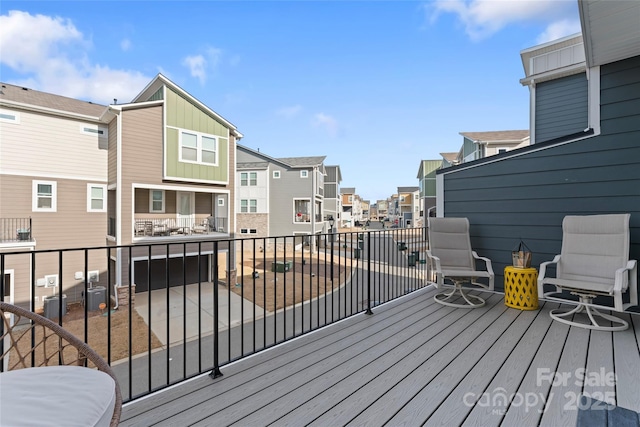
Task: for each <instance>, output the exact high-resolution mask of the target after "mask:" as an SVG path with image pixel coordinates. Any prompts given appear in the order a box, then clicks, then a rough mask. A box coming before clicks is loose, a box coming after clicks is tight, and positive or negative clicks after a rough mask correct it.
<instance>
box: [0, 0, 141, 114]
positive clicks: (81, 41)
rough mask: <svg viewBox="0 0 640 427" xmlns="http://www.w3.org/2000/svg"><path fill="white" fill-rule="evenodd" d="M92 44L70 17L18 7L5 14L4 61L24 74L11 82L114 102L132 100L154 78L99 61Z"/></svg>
mask: <svg viewBox="0 0 640 427" xmlns="http://www.w3.org/2000/svg"><path fill="white" fill-rule="evenodd" d="M26 29H28V30H26ZM91 47H92V45H91V42H89V41H88V40H87V39H86V38H85V37H84V35H83V34H82V33H81V32H80V31H79V30H78V29H77V28H76V27H75V25H74V24H73V23H72V22H71V21H70V20H68V19H64V18H60V17H51V16H45V15H31V14H29V13H27V12H22V11H17V10H12V11H9V12H8V13H7V14H6V15H0V52H2V55H1V56H0V62H1V63H2V65H3V66H7V67H9V68H11V69H13V70H15V71H17V72H18V73H20V74H22V75H24V78H23V79H21V80H20V81H13V82H7V83H15V84H18V85H23V86H27V87H31V88H33V89H37V90H42V91H45V92H51V93H55V94H57V95H64V96H68V97H72V98H78V99H84V100H90V101H94V102H98V103H102V104H109V103H111V102H113V99H114V98H117V99H118V100H119V102H128V101H130V100H131V99H132V98H133V97H134V96H135V95H137V94H138V93H139V92H140V90H141V89H142V88H144V87H145V86H146V84H147V83H149V80H151V78H150V77H147V76H144V75H143V74H142V73H139V72H136V71H129V70H114V69H111V68H109V67H106V66H101V65H98V64H93V63H92V62H91V60H90V59H89V57H88V55H87V52H88V51H89V50H90V49H91Z"/></svg>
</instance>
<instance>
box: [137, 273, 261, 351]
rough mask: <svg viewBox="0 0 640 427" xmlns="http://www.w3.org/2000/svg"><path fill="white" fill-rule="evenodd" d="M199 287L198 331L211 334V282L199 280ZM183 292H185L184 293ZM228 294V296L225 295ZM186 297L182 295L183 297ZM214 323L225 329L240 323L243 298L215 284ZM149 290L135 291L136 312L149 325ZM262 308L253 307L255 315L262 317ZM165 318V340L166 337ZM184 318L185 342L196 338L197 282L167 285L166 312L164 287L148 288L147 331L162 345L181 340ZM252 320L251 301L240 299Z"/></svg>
mask: <svg viewBox="0 0 640 427" xmlns="http://www.w3.org/2000/svg"><path fill="white" fill-rule="evenodd" d="M201 286H202V288H201V295H200V301H201V307H202V312H201V324H202V326H201V327H202V329H201V331H200V332H201V334H202V335H203V336H205V335H210V334H212V333H213V323H214V318H213V285H212V284H211V283H203V284H202V285H201ZM185 292H186V295H185ZM229 295H231V298H229ZM185 297H186V298H185ZM218 298H219V301H220V304H219V307H218V316H219V321H218V326H219V328H220V330H226V329H228V328H229V327H233V326H236V325H239V324H240V313H241V306H242V304H243V300H242V298H241V297H240V296H239V295H236V294H234V293H233V292H229V291H228V290H227V288H226V287H224V286H218ZM229 301H231V324H229ZM148 307H149V293H148V292H140V293H137V294H136V302H135V309H136V312H137V313H138V314H139V315H140V316H141V317H142V318H143V319H144V321H145V322H146V323H147V325H148V324H149V308H148ZM263 316H264V310H263V309H262V307H259V306H256V318H262V317H263ZM167 318H169V339H168V338H167ZM183 319H185V320H186V335H187V337H186V341H190V340H193V339H197V338H198V285H197V284H192V285H187V286H186V287H182V286H176V287H173V288H169V312H168V313H167V292H166V289H158V290H155V291H151V330H152V331H153V333H154V334H155V335H156V336H157V337H158V339H159V340H160V341H161V342H162V344H163V345H165V346H166V345H167V344H173V343H176V342H182V341H183V333H184V328H185V326H184V324H183ZM252 319H253V303H252V302H251V301H248V300H244V320H245V321H246V320H252Z"/></svg>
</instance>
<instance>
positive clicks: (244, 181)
mask: <svg viewBox="0 0 640 427" xmlns="http://www.w3.org/2000/svg"><path fill="white" fill-rule="evenodd" d="M248 185H249V173H248V172H240V187H246V186H248Z"/></svg>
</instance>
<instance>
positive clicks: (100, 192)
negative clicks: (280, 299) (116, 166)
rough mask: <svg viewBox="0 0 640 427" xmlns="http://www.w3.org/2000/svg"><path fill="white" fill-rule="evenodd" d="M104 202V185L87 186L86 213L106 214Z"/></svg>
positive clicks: (105, 195)
mask: <svg viewBox="0 0 640 427" xmlns="http://www.w3.org/2000/svg"><path fill="white" fill-rule="evenodd" d="M106 200H107V186H106V185H101V184H87V212H106V211H107V203H106Z"/></svg>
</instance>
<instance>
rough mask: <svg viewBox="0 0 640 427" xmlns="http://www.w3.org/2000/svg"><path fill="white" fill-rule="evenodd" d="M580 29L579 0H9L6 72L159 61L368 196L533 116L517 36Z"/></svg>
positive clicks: (260, 138) (257, 135)
mask: <svg viewBox="0 0 640 427" xmlns="http://www.w3.org/2000/svg"><path fill="white" fill-rule="evenodd" d="M579 31H580V24H579V17H578V10H577V0H445V1H426V2H419V1H340V0H334V1H304V0H299V1H233V2H230V1H180V2H177V1H126V2H124V1H110V2H102V1H82V2H80V1H71V2H64V1H46V2H36V1H19V2H15V1H4V0H3V1H2V3H0V80H1V81H3V82H6V83H12V84H18V85H23V86H26V87H30V88H32V89H37V90H42V91H45V92H51V93H55V94H58V95H65V96H70V97H74V98H79V99H84V100H90V101H94V102H99V103H103V104H109V103H112V102H113V99H114V98H115V99H118V102H119V103H124V102H128V101H130V100H131V99H132V98H134V97H135V96H136V95H137V94H138V93H139V92H140V91H141V90H142V89H143V88H144V87H145V86H146V84H147V83H149V81H150V80H151V79H152V78H153V77H154V76H155V75H156V74H157V73H162V74H164V75H165V76H167V77H168V78H170V79H171V80H172V81H174V82H175V83H176V84H178V85H179V86H180V87H182V88H183V89H184V90H186V91H187V92H189V93H190V94H191V95H193V96H194V97H196V98H197V99H199V100H200V101H202V102H203V103H205V104H206V105H208V106H209V107H210V108H211V109H213V110H214V111H216V112H217V113H219V114H220V115H222V116H223V117H224V118H226V119H227V120H229V121H230V122H232V123H233V124H235V125H236V126H237V127H238V130H239V131H240V132H242V133H243V134H244V135H245V137H244V138H243V139H242V140H241V141H240V143H241V144H243V145H246V146H248V147H251V148H253V149H260V151H262V152H264V153H265V154H268V155H270V156H272V157H295V156H316V155H325V156H327V159H326V161H325V164H329V165H334V164H338V165H340V167H341V170H342V176H343V181H342V186H343V187H356V191H357V193H358V194H360V195H361V196H362V197H363V198H365V199H370V200H372V201H375V200H377V199H383V198H386V197H388V196H390V195H391V194H393V193H395V192H396V190H397V187H398V186H417V185H418V181H417V179H416V175H417V172H418V167H419V161H420V160H421V159H439V158H441V156H440V153H442V152H455V151H458V149H459V148H460V145H461V143H462V137H461V136H460V134H459V133H460V132H477V131H494V130H512V129H528V126H529V122H528V117H529V93H528V89H527V88H526V87H523V86H521V85H520V83H519V79H520V78H522V77H523V76H524V75H523V74H524V71H523V68H522V62H521V59H520V51H521V50H522V49H526V48H529V47H532V46H535V45H537V44H540V43H544V42H547V41H550V40H554V39H557V38H560V37H563V36H566V35H569V34H575V33H577V32H579Z"/></svg>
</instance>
